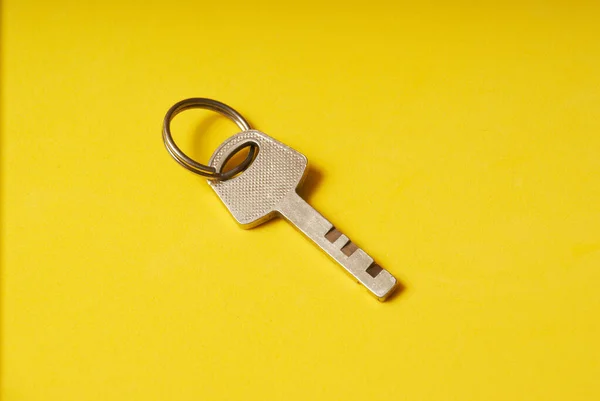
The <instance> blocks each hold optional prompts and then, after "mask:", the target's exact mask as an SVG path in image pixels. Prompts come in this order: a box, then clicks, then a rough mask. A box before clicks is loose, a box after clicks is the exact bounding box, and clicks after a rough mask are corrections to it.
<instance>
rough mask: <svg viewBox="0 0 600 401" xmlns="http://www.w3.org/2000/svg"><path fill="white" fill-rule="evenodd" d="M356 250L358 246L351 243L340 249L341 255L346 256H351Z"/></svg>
mask: <svg viewBox="0 0 600 401" xmlns="http://www.w3.org/2000/svg"><path fill="white" fill-rule="evenodd" d="M357 249H358V245H356V244H355V243H354V242H352V241H348V242H347V243H346V245H344V246H343V247H342V253H343V254H344V255H346V256H351V255H352V254H353V253H354V252H356V250H357Z"/></svg>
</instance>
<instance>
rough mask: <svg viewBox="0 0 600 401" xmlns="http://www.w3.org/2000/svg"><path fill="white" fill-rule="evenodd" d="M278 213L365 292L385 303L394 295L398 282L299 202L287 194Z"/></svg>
mask: <svg viewBox="0 0 600 401" xmlns="http://www.w3.org/2000/svg"><path fill="white" fill-rule="evenodd" d="M277 211H278V212H279V213H280V214H281V215H282V216H283V217H284V218H285V219H286V220H288V221H289V222H290V223H292V224H293V225H294V226H296V228H298V229H299V230H300V231H301V232H302V233H304V234H305V235H306V236H307V237H308V238H310V239H311V240H313V242H315V243H316V244H317V245H318V246H319V247H320V248H321V249H323V250H324V251H325V252H326V253H327V254H328V255H329V256H331V257H332V258H333V259H334V260H335V261H336V262H338V263H339V264H340V265H341V266H342V267H343V268H344V270H346V272H348V273H349V274H350V275H351V276H352V277H354V278H355V279H356V280H357V281H358V282H359V283H361V284H362V285H364V286H365V287H366V288H367V290H368V291H369V292H370V293H371V294H372V295H374V296H375V297H377V299H379V300H380V301H384V300H385V299H386V298H387V297H388V296H389V295H390V294H392V293H393V292H394V289H395V288H396V286H397V280H396V278H395V277H394V276H392V275H391V274H390V273H389V272H388V271H387V270H385V269H383V268H381V267H380V266H379V265H378V264H376V263H375V261H374V260H373V258H372V257H370V256H369V255H368V254H367V253H366V252H365V251H363V250H362V249H360V248H358V247H357V246H356V245H355V244H354V243H353V242H351V241H350V239H349V238H348V237H346V236H345V235H344V234H342V233H340V232H339V231H337V230H336V229H335V227H334V226H333V224H331V223H330V222H329V221H328V220H327V219H326V218H325V217H323V216H322V215H321V214H320V213H319V212H317V211H316V210H315V209H314V208H313V207H312V206H311V205H309V204H308V203H307V202H306V201H305V200H304V199H302V198H301V197H300V196H299V195H298V194H297V193H296V192H295V191H292V192H290V193H289V194H288V195H287V196H286V197H285V198H284V199H283V200H282V201H281V202H279V204H278V205H277Z"/></svg>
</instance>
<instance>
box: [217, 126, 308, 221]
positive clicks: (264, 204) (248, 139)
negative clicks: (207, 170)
mask: <svg viewBox="0 0 600 401" xmlns="http://www.w3.org/2000/svg"><path fill="white" fill-rule="evenodd" d="M249 143H254V144H255V145H256V146H257V148H258V153H257V155H256V158H255V159H254V161H253V162H252V164H251V165H250V167H248V168H247V169H246V170H245V171H244V172H242V173H241V174H240V175H238V176H237V177H234V178H231V179H229V180H226V181H208V183H209V184H210V186H211V187H212V188H213V189H214V190H215V192H216V193H217V195H218V196H219V198H220V199H221V201H222V202H223V203H224V204H225V206H226V207H227V209H228V210H229V212H231V214H232V215H233V217H234V218H235V220H236V221H237V222H238V224H239V225H240V226H242V227H243V228H252V227H256V226H257V225H259V224H261V223H264V222H265V221H267V220H269V219H271V218H272V217H274V216H275V215H276V213H277V211H276V207H277V205H278V204H279V203H280V202H281V200H282V199H284V198H285V196H286V195H288V194H289V193H290V192H291V191H296V188H298V187H299V186H300V185H301V184H302V181H303V180H304V177H305V175H306V171H307V169H306V167H307V165H308V160H307V159H306V156H304V155H303V154H302V153H300V152H298V151H296V150H294V149H292V148H290V147H289V146H287V145H284V144H283V143H281V142H279V141H277V140H275V139H273V138H271V137H270V136H268V135H266V134H264V133H262V132H260V131H256V130H251V131H244V132H240V133H239V134H237V135H234V136H232V137H231V138H229V139H227V140H226V141H225V142H223V143H222V144H221V146H219V147H218V148H217V150H216V151H215V153H214V154H213V155H212V157H211V158H210V161H209V165H210V166H212V167H214V168H216V169H217V171H221V168H222V167H223V164H224V163H225V162H226V161H227V159H228V157H229V156H230V155H231V154H233V153H235V152H236V150H237V149H240V147H242V146H244V145H247V144H249Z"/></svg>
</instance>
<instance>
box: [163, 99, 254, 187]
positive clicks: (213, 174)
mask: <svg viewBox="0 0 600 401" xmlns="http://www.w3.org/2000/svg"><path fill="white" fill-rule="evenodd" d="M189 109H206V110H211V111H215V112H217V113H219V114H221V115H223V116H225V117H227V118H229V119H230V120H232V121H233V122H234V123H236V124H237V126H238V127H240V129H241V130H242V131H249V130H251V129H252V127H250V123H248V121H246V119H245V118H244V117H242V115H241V114H240V113H238V112H237V111H235V110H234V109H232V108H231V107H229V106H227V105H226V104H224V103H221V102H218V101H216V100H212V99H207V98H201V97H197V98H190V99H185V100H182V101H180V102H177V103H175V104H174V105H173V107H171V108H170V109H169V111H167V114H166V115H165V119H164V122H163V141H164V143H165V146H166V148H167V151H168V152H169V154H170V155H171V156H172V157H173V159H175V161H176V162H177V163H179V164H181V165H182V166H183V167H185V168H186V169H188V170H189V171H191V172H193V173H196V174H199V175H201V176H203V177H207V178H208V179H209V180H215V181H225V180H228V179H230V178H232V177H234V176H235V175H236V174H238V173H240V172H242V171H244V170H245V169H246V168H248V166H249V165H250V163H252V161H253V160H254V156H255V155H256V151H257V147H256V145H255V144H253V143H249V144H248V146H244V147H242V148H240V149H238V150H242V149H243V148H245V147H250V150H249V151H248V156H246V158H245V159H244V160H243V161H242V162H241V163H240V164H239V165H237V166H235V167H234V168H232V169H230V170H228V171H226V172H225V173H222V172H221V171H217V170H216V169H215V168H214V167H210V166H207V165H204V164H201V163H198V162H197V161H195V160H193V159H191V158H190V157H188V156H187V155H186V154H185V153H183V152H182V151H181V149H179V147H178V146H177V145H176V144H175V141H174V140H173V136H172V135H171V121H172V120H173V118H175V116H176V115H177V114H179V113H181V112H182V111H185V110H189Z"/></svg>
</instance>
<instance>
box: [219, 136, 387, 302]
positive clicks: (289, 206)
mask: <svg viewBox="0 0 600 401" xmlns="http://www.w3.org/2000/svg"><path fill="white" fill-rule="evenodd" d="M250 144H254V145H255V146H256V148H257V149H258V153H257V155H256V158H255V159H254V161H253V162H252V164H251V165H250V166H249V167H248V168H247V169H246V170H245V171H243V172H242V173H241V174H239V175H238V176H236V177H234V178H232V179H229V180H225V181H213V180H209V181H208V183H209V184H210V185H211V187H212V188H213V189H214V190H215V192H216V193H217V195H218V196H219V198H220V199H221V201H223V203H224V204H225V206H226V207H227V209H228V210H229V212H230V213H231V214H232V215H233V217H234V218H235V220H236V221H237V222H238V224H239V225H240V226H242V227H243V228H252V227H256V226H258V225H259V224H262V223H264V222H265V221H267V220H270V219H271V218H273V217H276V216H283V217H284V218H285V219H286V220H287V221H289V222H290V223H292V224H293V225H294V226H296V227H297V228H298V229H299V230H300V231H301V232H302V233H304V234H305V235H306V236H307V237H308V238H310V239H311V240H313V241H314V242H315V243H316V244H317V245H318V246H319V247H320V248H321V249H323V250H324V251H325V252H326V253H327V254H328V255H329V256H331V258H333V259H334V260H335V261H336V262H338V263H339V264H340V265H341V266H342V267H343V268H344V269H345V270H346V271H347V272H348V273H349V274H350V275H351V276H352V277H354V278H355V279H356V280H357V281H358V282H359V283H361V284H362V285H364V286H365V287H366V288H367V290H368V291H369V292H370V293H371V294H372V295H374V296H375V297H377V298H378V299H379V300H381V301H383V300H385V298H387V297H388V296H389V295H390V294H391V293H392V292H393V291H394V289H395V288H396V283H397V281H396V279H395V278H394V276H392V275H391V274H390V273H389V272H388V271H387V270H385V269H383V268H382V267H381V266H379V265H378V264H377V263H376V262H375V261H374V260H373V258H371V257H370V256H369V255H368V254H367V253H366V252H364V251H363V250H362V249H361V248H359V247H358V246H357V245H356V244H355V243H354V242H352V241H351V240H350V239H349V238H348V237H347V236H346V235H344V234H342V233H341V232H340V231H338V230H337V229H336V228H335V227H334V225H333V224H331V223H330V222H329V221H328V220H327V219H325V218H324V217H323V216H322V215H321V214H320V213H319V212H317V211H316V210H315V209H314V208H312V207H311V206H310V205H309V204H308V203H307V202H306V201H305V200H304V199H302V198H301V197H300V196H299V195H298V193H297V192H296V190H297V188H298V187H299V186H300V185H301V184H302V182H303V180H304V178H305V176H306V172H307V168H306V167H307V165H308V160H307V159H306V157H305V156H304V155H303V154H302V153H300V152H297V151H296V150H294V149H292V148H290V147H289V146H286V145H284V144H283V143H281V142H278V141H277V140H275V139H273V138H271V137H269V136H268V135H266V134H264V133H262V132H260V131H256V130H249V131H244V132H241V133H239V134H237V135H234V136H233V137H231V138H229V139H227V140H226V141H225V142H224V143H223V144H221V146H219V147H218V148H217V150H216V151H215V153H214V154H213V155H212V157H211V159H210V162H209V165H210V166H212V167H214V168H215V169H216V170H217V171H221V169H222V168H223V166H224V165H225V163H227V160H228V159H229V158H230V157H231V156H232V155H234V154H235V153H237V152H238V151H239V150H240V149H241V148H243V147H247V146H249V145H250Z"/></svg>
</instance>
